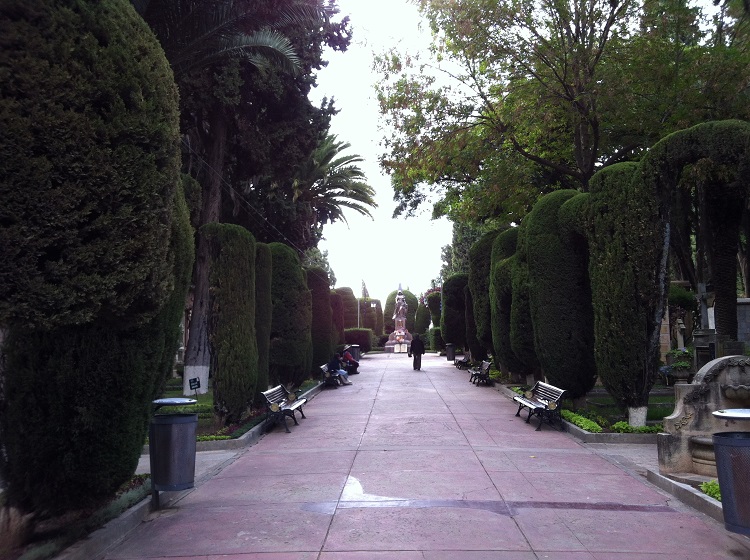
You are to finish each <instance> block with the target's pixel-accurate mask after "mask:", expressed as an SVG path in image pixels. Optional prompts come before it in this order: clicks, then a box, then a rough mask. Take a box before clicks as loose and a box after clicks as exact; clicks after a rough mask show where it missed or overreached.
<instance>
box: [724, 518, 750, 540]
mask: <svg viewBox="0 0 750 560" xmlns="http://www.w3.org/2000/svg"><path fill="white" fill-rule="evenodd" d="M724 528H725V529H726V530H727V531H731V532H732V533H739V534H740V535H745V536H746V537H750V527H744V526H742V525H734V524H732V523H727V522H726V521H724Z"/></svg>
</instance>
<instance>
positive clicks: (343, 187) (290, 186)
mask: <svg viewBox="0 0 750 560" xmlns="http://www.w3.org/2000/svg"><path fill="white" fill-rule="evenodd" d="M350 147H351V145H350V144H348V143H346V142H339V141H337V139H336V136H334V135H328V136H326V138H324V139H323V140H322V141H320V142H319V143H318V146H317V147H316V148H315V150H313V152H312V154H310V156H309V157H308V158H307V160H306V161H305V162H304V163H303V164H302V165H300V166H299V168H298V169H297V170H296V172H295V174H294V177H293V179H292V180H291V181H290V182H287V183H276V182H274V181H272V180H270V179H268V178H264V179H261V180H259V181H256V182H254V183H253V184H251V185H248V186H246V187H245V188H244V191H243V195H244V197H245V200H246V201H247V206H248V207H252V208H254V209H256V210H257V209H259V208H262V213H263V223H260V224H259V223H258V220H257V219H254V220H252V221H251V223H252V225H250V224H249V225H248V227H249V229H251V231H253V233H255V235H256V237H257V238H259V239H261V240H263V241H266V242H270V241H283V242H284V243H287V244H289V245H291V246H293V247H294V248H295V249H296V250H297V251H298V253H300V256H302V255H303V254H304V253H305V251H307V250H309V249H311V248H313V247H316V246H317V244H318V241H319V240H320V238H321V235H322V229H323V225H325V224H327V223H333V222H336V221H343V222H347V219H346V215H345V214H344V210H345V209H350V210H354V211H355V212H357V213H359V214H361V215H363V216H368V217H370V218H371V217H372V214H371V213H370V208H375V207H377V204H376V203H375V200H374V198H373V197H374V195H375V191H374V190H373V188H372V187H370V186H369V185H368V184H367V183H366V178H365V174H364V172H363V171H362V170H361V169H360V168H359V166H358V165H357V164H358V163H360V162H362V161H363V160H362V158H361V157H360V156H359V155H356V154H353V155H341V152H343V151H345V150H347V149H349V148H350ZM253 226H255V227H253Z"/></svg>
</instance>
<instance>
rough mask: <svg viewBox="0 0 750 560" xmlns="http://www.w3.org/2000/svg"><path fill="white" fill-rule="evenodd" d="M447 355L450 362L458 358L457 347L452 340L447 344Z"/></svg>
mask: <svg viewBox="0 0 750 560" xmlns="http://www.w3.org/2000/svg"><path fill="white" fill-rule="evenodd" d="M445 357H446V358H447V359H448V361H450V362H452V361H453V360H455V359H456V348H455V346H453V344H452V343H450V342H449V343H447V344H446V345H445Z"/></svg>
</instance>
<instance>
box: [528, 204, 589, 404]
mask: <svg viewBox="0 0 750 560" xmlns="http://www.w3.org/2000/svg"><path fill="white" fill-rule="evenodd" d="M577 194H578V191H574V190H559V191H555V192H552V193H550V194H547V195H545V196H543V197H542V198H540V199H539V200H538V201H537V203H536V204H535V205H534V207H533V208H532V210H531V212H530V213H529V214H528V216H527V217H526V221H527V236H526V240H527V245H526V251H527V262H528V267H529V275H530V278H531V279H532V281H531V282H530V283H529V301H530V306H531V317H532V323H533V327H534V348H535V350H536V355H537V358H538V359H539V363H540V365H541V367H542V371H543V372H544V375H545V377H546V378H547V380H548V381H549V383H551V384H552V385H555V386H557V387H562V388H564V389H565V390H566V391H567V392H568V397H569V398H572V399H577V398H579V397H582V396H584V395H586V393H588V392H589V391H590V390H591V389H592V388H593V386H594V383H595V382H596V366H595V363H594V329H593V323H594V312H593V308H592V303H591V288H590V283H589V280H588V270H587V267H588V254H587V252H588V248H587V246H586V244H585V243H580V242H576V241H578V240H579V239H580V238H573V237H571V236H568V235H565V234H564V233H563V231H562V228H561V227H560V225H559V219H558V214H559V211H560V207H561V206H562V205H563V204H564V203H565V202H567V201H568V200H570V199H571V198H573V197H574V196H576V195H577ZM580 221H583V218H581V220H580Z"/></svg>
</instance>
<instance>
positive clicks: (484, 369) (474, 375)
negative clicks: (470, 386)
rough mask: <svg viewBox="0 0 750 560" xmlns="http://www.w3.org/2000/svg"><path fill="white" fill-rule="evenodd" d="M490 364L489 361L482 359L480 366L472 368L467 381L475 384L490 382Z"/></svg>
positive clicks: (488, 383)
mask: <svg viewBox="0 0 750 560" xmlns="http://www.w3.org/2000/svg"><path fill="white" fill-rule="evenodd" d="M490 364H491V362H489V361H487V360H484V361H483V362H482V365H481V366H479V367H478V368H474V369H472V370H471V376H470V377H469V381H471V382H472V383H474V384H475V385H479V384H480V383H486V384H487V385H490V384H492V379H491V378H490Z"/></svg>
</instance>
